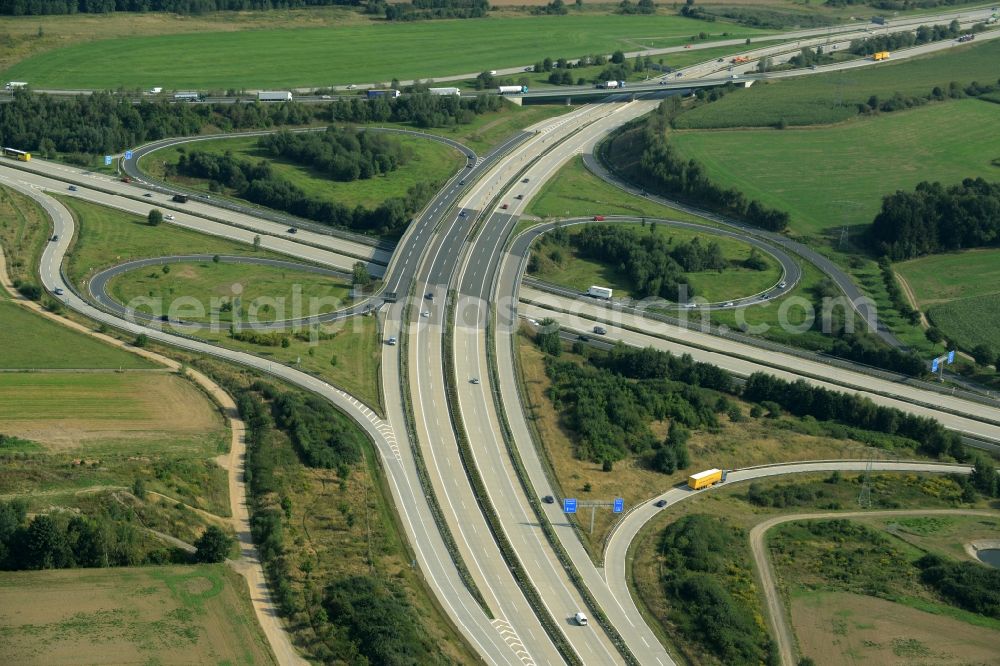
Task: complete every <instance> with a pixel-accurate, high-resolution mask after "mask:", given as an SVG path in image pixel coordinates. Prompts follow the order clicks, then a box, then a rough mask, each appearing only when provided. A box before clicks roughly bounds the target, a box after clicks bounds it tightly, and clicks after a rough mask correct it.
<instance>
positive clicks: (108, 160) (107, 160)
mask: <svg viewBox="0 0 1000 666" xmlns="http://www.w3.org/2000/svg"><path fill="white" fill-rule="evenodd" d="M104 166H111V155H105V156H104Z"/></svg>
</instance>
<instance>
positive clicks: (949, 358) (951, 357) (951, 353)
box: [948, 349, 955, 363]
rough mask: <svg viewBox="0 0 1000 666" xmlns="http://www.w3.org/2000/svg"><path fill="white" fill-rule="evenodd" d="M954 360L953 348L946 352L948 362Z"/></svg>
mask: <svg viewBox="0 0 1000 666" xmlns="http://www.w3.org/2000/svg"><path fill="white" fill-rule="evenodd" d="M954 362H955V350H954V349H952V350H951V351H950V352H948V363H954Z"/></svg>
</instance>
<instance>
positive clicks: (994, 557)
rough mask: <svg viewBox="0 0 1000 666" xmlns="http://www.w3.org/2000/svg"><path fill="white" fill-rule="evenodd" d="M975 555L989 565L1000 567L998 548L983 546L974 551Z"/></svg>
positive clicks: (999, 550) (999, 549)
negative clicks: (981, 548)
mask: <svg viewBox="0 0 1000 666" xmlns="http://www.w3.org/2000/svg"><path fill="white" fill-rule="evenodd" d="M976 557H978V558H979V559H980V560H981V561H983V562H985V563H986V564H988V565H990V566H991V567H996V568H997V569H1000V548H984V549H983V550H979V551H976Z"/></svg>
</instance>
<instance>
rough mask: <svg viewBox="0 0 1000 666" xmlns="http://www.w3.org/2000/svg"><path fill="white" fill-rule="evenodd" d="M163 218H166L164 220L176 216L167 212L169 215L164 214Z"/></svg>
mask: <svg viewBox="0 0 1000 666" xmlns="http://www.w3.org/2000/svg"><path fill="white" fill-rule="evenodd" d="M163 219H164V220H172V219H174V216H173V215H170V214H167V215H164V216H163Z"/></svg>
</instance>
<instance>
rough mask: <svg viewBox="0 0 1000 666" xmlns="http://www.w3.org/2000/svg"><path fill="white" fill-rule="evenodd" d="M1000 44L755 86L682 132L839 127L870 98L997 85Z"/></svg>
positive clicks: (701, 111)
mask: <svg viewBox="0 0 1000 666" xmlns="http://www.w3.org/2000/svg"><path fill="white" fill-rule="evenodd" d="M998 60H1000V41H997V40H992V41H989V42H982V43H973V44H971V45H969V46H962V47H957V48H954V49H950V50H949V51H947V52H946V53H943V54H939V55H930V56H927V57H922V58H914V59H911V60H906V61H901V62H896V63H891V64H882V65H879V66H877V67H871V68H863V69H857V70H851V71H849V72H846V73H830V74H817V75H814V76H807V77H802V78H797V79H786V80H783V81H772V82H768V83H764V84H760V83H758V84H756V85H754V86H753V87H752V88H749V89H748V90H744V91H741V92H738V93H735V94H730V95H726V96H725V97H723V98H722V99H721V100H719V101H717V102H713V103H711V104H706V105H704V106H701V107H699V108H697V109H695V110H693V111H690V112H688V113H684V114H682V115H681V116H679V117H678V118H677V120H676V126H677V127H678V128H686V129H704V128H713V127H760V126H776V125H777V124H778V121H779V120H781V119H782V118H783V119H785V121H786V122H787V123H788V124H789V125H814V124H827V123H835V122H839V121H842V120H846V119H847V118H851V117H853V116H854V115H855V106H856V105H857V104H860V103H862V102H867V101H868V98H869V97H870V96H872V95H878V96H879V97H881V98H883V99H886V98H889V97H891V96H892V95H893V93H895V92H900V93H902V94H904V95H920V96H924V95H928V94H929V93H930V92H931V90H932V89H933V88H934V86H941V87H942V88H943V89H945V90H947V88H948V84H949V83H951V82H952V81H959V82H960V83H963V84H967V83H971V82H972V81H977V80H978V81H980V82H987V81H988V82H995V81H996V79H997V67H996V63H997V61H998Z"/></svg>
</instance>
